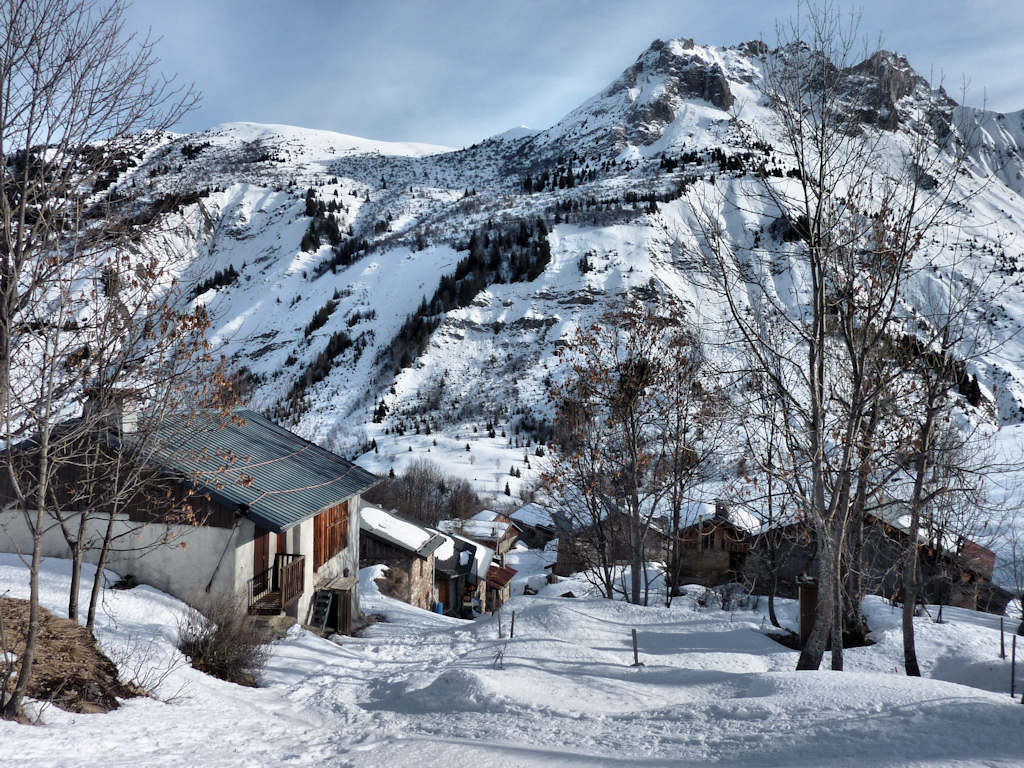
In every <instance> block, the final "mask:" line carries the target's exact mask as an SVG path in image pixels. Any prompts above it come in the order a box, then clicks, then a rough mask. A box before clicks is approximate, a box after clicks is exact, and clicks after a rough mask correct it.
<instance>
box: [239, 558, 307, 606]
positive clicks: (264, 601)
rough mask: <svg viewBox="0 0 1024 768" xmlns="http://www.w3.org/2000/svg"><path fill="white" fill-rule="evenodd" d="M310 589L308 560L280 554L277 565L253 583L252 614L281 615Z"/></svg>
mask: <svg viewBox="0 0 1024 768" xmlns="http://www.w3.org/2000/svg"><path fill="white" fill-rule="evenodd" d="M305 589H306V558H305V557H304V556H303V555H295V554H289V553H284V552H278V553H277V554H276V555H274V564H273V565H272V566H271V567H270V568H267V570H265V571H263V572H262V573H257V574H256V575H255V576H253V577H252V578H251V579H249V589H248V591H249V612H250V613H280V612H281V611H283V610H284V609H285V608H287V607H288V606H289V605H291V604H292V603H294V602H295V601H296V600H298V599H299V598H300V597H302V593H303V592H304V591H305Z"/></svg>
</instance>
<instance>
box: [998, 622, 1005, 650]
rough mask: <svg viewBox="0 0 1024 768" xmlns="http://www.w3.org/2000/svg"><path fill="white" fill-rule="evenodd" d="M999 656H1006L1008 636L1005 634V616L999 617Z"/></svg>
mask: <svg viewBox="0 0 1024 768" xmlns="http://www.w3.org/2000/svg"><path fill="white" fill-rule="evenodd" d="M999 658H1000V659H1005V658H1006V638H1005V637H1004V636H1003V617H1002V616H1000V617H999Z"/></svg>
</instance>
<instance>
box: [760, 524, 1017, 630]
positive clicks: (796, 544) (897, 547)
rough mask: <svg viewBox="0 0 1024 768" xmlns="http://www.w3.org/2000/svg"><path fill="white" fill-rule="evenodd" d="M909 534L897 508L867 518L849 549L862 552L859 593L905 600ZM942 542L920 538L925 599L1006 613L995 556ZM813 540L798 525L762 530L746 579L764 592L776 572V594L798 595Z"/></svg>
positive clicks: (964, 542)
mask: <svg viewBox="0 0 1024 768" xmlns="http://www.w3.org/2000/svg"><path fill="white" fill-rule="evenodd" d="M909 538H910V531H909V529H908V528H907V525H906V519H905V515H903V514H902V513H901V512H900V511H898V508H897V509H896V510H895V511H892V512H890V513H889V514H887V515H885V516H883V515H882V514H868V515H866V516H865V524H864V526H863V534H862V535H861V536H852V537H851V542H850V546H851V547H856V548H859V549H860V555H859V558H860V560H861V561H862V562H863V567H862V568H861V569H859V571H858V580H857V587H858V590H859V591H860V592H861V594H875V595H881V596H882V597H887V598H890V599H895V600H899V599H901V593H902V568H903V558H904V553H905V552H906V548H907V542H908V540H909ZM939 538H940V539H941V543H940V542H937V541H928V540H927V538H926V537H922V536H920V535H919V536H918V548H919V550H918V562H919V567H920V574H921V593H920V597H921V599H923V600H925V601H927V602H929V603H937V604H944V605H952V606H956V607H958V608H968V609H971V610H978V611H988V612H990V613H1002V612H1003V611H1005V610H1006V605H1007V603H1008V602H1009V600H1010V599H1011V598H1012V594H1011V593H1010V592H1009V591H1008V590H1006V589H1003V588H1002V587H1000V586H999V585H998V584H994V583H992V576H993V572H994V568H995V559H996V556H995V553H994V552H992V551H991V550H990V549H987V548H986V547H983V546H981V545H980V544H978V543H977V542H974V541H971V540H970V539H968V538H966V537H963V536H959V537H948V536H942V537H939ZM814 555H815V547H814V537H813V533H812V532H811V530H810V527H809V525H808V524H807V523H803V522H796V523H791V524H789V525H784V526H776V527H774V528H772V529H770V530H767V531H762V532H760V533H758V534H757V535H756V536H753V537H752V539H751V549H750V556H749V558H748V562H747V565H746V567H745V570H744V577H745V578H744V580H745V581H746V582H747V583H748V584H749V585H751V586H752V587H753V588H755V589H757V590H759V591H763V590H764V585H767V584H768V583H769V580H770V578H771V576H770V571H771V570H772V569H774V570H775V573H776V579H777V594H779V595H780V596H782V597H796V596H797V593H798V584H799V582H800V580H801V578H802V577H804V576H806V575H807V574H813V573H814V572H815V570H814V569H815V566H814Z"/></svg>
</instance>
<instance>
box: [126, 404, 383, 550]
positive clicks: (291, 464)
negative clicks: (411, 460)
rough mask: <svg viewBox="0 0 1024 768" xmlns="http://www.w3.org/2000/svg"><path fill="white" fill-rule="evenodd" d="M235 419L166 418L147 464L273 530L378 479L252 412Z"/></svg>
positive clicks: (203, 416) (290, 524) (361, 490)
mask: <svg viewBox="0 0 1024 768" xmlns="http://www.w3.org/2000/svg"><path fill="white" fill-rule="evenodd" d="M233 416H234V418H230V419H226V418H223V417H221V416H219V415H218V414H214V413H212V412H211V413H209V414H198V415H196V414H190V415H189V416H187V417H185V416H180V417H170V418H168V419H166V420H165V421H164V422H163V423H162V424H161V425H160V427H159V429H158V430H157V431H156V433H155V434H154V438H155V440H154V442H155V444H156V445H157V448H156V450H155V451H154V452H153V454H152V458H151V461H152V462H153V463H155V464H156V465H157V466H159V467H160V468H161V469H163V470H164V471H167V472H170V473H174V474H176V475H179V476H181V477H183V478H184V479H185V480H186V481H187V482H189V484H190V485H192V486H193V487H195V488H196V489H197V490H199V491H201V492H206V493H209V494H210V496H211V497H213V498H215V499H217V500H218V501H220V502H221V503H223V504H226V505H228V506H234V505H238V506H241V507H243V508H244V509H245V513H246V515H247V516H248V517H250V518H251V519H252V520H253V521H255V522H256V523H258V524H259V525H260V526H262V527H263V528H266V529H268V530H270V531H273V532H275V533H279V532H281V531H284V530H287V529H288V528H291V527H293V526H295V525H297V524H298V523H300V522H301V521H303V520H305V519H307V518H310V517H312V516H314V515H316V514H317V513H318V512H321V511H322V510H324V509H327V508H328V507H331V506H334V505H335V504H339V503H341V502H343V501H345V500H347V499H349V498H351V497H352V496H354V495H356V494H358V493H364V492H365V491H367V490H369V489H370V488H372V487H373V486H374V485H376V484H377V483H379V482H380V478H378V477H377V476H376V475H374V474H372V473H370V472H367V471H366V470H365V469H363V468H362V467H359V466H356V465H355V464H353V463H352V462H350V461H347V460H346V459H343V458H342V457H341V456H338V455H337V454H335V453H332V452H331V451H328V450H326V449H324V448H321V447H320V446H318V445H315V444H314V443H311V442H309V441H308V440H304V439H303V438H301V437H299V436H298V435H296V434H295V433H293V432H289V431H288V430H287V429H284V428H283V427H279V426H278V425H276V424H274V423H273V422H271V421H269V420H267V419H265V418H263V417H262V416H260V415H259V414H258V413H256V412H255V411H250V410H246V409H240V410H236V411H234V412H233ZM125 438H130V436H129V435H125Z"/></svg>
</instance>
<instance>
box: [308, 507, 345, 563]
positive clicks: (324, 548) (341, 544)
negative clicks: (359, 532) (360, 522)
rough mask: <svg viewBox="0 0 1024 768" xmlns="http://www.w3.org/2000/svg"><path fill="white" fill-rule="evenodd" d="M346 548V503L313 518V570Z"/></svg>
mask: <svg viewBox="0 0 1024 768" xmlns="http://www.w3.org/2000/svg"><path fill="white" fill-rule="evenodd" d="M347 546H348V503H347V502H345V503H342V504H338V505H337V506H334V507H331V508H330V509H325V510H324V511H323V512H321V513H320V514H319V515H317V516H316V517H314V518H313V570H317V569H318V568H320V566H322V565H323V564H324V563H326V562H327V561H328V560H330V559H331V558H332V557H334V556H335V555H337V554H338V553H339V552H341V551H342V550H343V549H345V548H346V547H347Z"/></svg>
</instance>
